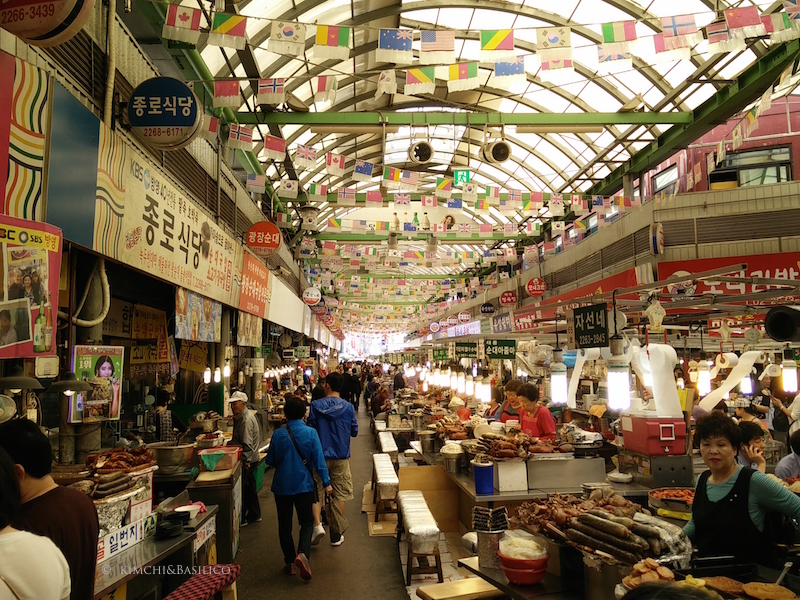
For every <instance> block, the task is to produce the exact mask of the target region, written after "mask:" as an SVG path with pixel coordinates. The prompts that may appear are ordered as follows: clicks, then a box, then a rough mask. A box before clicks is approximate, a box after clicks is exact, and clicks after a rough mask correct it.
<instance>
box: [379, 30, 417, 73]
mask: <svg viewBox="0 0 800 600" xmlns="http://www.w3.org/2000/svg"><path fill="white" fill-rule="evenodd" d="M413 35H414V32H413V31H412V30H411V29H381V32H380V35H379V36H378V49H377V50H376V51H375V58H376V59H377V60H378V61H379V62H391V63H396V64H409V65H410V64H411V63H412V62H413V60H414V51H413V50H412V48H411V41H412V38H413Z"/></svg>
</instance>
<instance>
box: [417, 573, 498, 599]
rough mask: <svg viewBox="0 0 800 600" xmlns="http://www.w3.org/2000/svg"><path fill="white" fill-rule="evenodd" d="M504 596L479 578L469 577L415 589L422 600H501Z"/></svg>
mask: <svg viewBox="0 0 800 600" xmlns="http://www.w3.org/2000/svg"><path fill="white" fill-rule="evenodd" d="M504 595H505V594H504V593H503V592H502V591H501V590H498V589H497V588H496V587H494V586H493V585H492V584H491V583H489V582H488V581H486V580H484V579H481V578H480V577H469V578H467V579H459V580H457V581H448V582H447V583H432V584H431V585H421V586H419V587H418V588H417V596H419V597H420V598H422V599H423V600H483V599H484V598H501V597H503V596H504Z"/></svg>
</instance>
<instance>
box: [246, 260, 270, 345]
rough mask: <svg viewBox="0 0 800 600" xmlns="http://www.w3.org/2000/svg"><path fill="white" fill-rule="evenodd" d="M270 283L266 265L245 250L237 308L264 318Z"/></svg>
mask: <svg viewBox="0 0 800 600" xmlns="http://www.w3.org/2000/svg"><path fill="white" fill-rule="evenodd" d="M270 284H271V282H270V273H269V269H268V268H267V266H266V265H265V264H264V263H262V262H261V261H260V260H258V259H257V258H256V257H255V256H253V255H252V254H250V253H249V252H245V253H244V266H243V268H242V287H241V292H240V293H239V310H241V311H244V312H247V313H250V314H251V315H255V316H257V317H260V318H262V319H266V318H267V312H268V311H269V303H270V300H271V297H272V291H271V289H270ZM259 345H260V344H259Z"/></svg>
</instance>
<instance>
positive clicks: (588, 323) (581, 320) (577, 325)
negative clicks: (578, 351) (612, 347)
mask: <svg viewBox="0 0 800 600" xmlns="http://www.w3.org/2000/svg"><path fill="white" fill-rule="evenodd" d="M567 330H568V336H569V339H570V341H571V340H572V339H574V340H575V347H576V348H605V347H607V346H608V322H607V320H606V305H605V303H603V304H593V305H590V306H582V307H579V308H575V309H573V310H572V315H571V316H569V315H568V316H567ZM573 336H574V338H573Z"/></svg>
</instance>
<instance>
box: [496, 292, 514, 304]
mask: <svg viewBox="0 0 800 600" xmlns="http://www.w3.org/2000/svg"><path fill="white" fill-rule="evenodd" d="M516 303H517V292H503V293H502V294H500V306H512V305H514V304H516Z"/></svg>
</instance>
